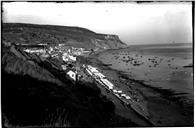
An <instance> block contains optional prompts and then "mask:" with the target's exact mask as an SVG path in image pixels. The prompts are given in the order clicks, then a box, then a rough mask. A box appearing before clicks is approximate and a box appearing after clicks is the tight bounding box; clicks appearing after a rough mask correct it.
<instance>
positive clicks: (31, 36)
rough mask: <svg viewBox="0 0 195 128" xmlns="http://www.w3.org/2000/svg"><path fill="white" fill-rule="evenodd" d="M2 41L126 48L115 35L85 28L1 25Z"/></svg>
mask: <svg viewBox="0 0 195 128" xmlns="http://www.w3.org/2000/svg"><path fill="white" fill-rule="evenodd" d="M2 26H3V27H2V30H3V32H2V33H3V39H4V40H5V41H9V42H15V43H19V44H39V43H43V44H58V43H63V44H67V45H69V46H74V47H83V48H87V49H90V48H119V47H123V46H126V44H124V43H123V42H122V41H120V39H119V37H118V36H116V35H105V34H97V33H95V32H92V31H90V30H87V29H85V28H79V27H67V26H53V25H35V24H21V23H3V25H2Z"/></svg>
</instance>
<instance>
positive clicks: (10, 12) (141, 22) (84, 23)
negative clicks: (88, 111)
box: [3, 2, 192, 44]
mask: <svg viewBox="0 0 195 128" xmlns="http://www.w3.org/2000/svg"><path fill="white" fill-rule="evenodd" d="M3 11H4V13H3V22H18V23H33V24H51V25H65V26H78V27H84V28H88V29H90V30H92V31H94V32H97V33H105V34H117V35H118V36H119V38H120V39H121V40H122V41H123V42H125V43H127V44H135V43H171V42H172V41H175V42H178V43H190V42H192V5H191V3H187V2H186V3H185V2H182V3H181V2H178V3H171V2H168V3H164V2H163V3H162V2H160V3H144V4H137V3H131V2H125V3H124V2H123V3H121V2H115V3H111V2H109V3H92V2H91V3H89V2H84V3H52V2H49V3H43V2H38V3H36V2H33V3H30V2H12V3H3Z"/></svg>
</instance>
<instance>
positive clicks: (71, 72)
mask: <svg viewBox="0 0 195 128" xmlns="http://www.w3.org/2000/svg"><path fill="white" fill-rule="evenodd" d="M67 75H68V76H69V77H70V78H72V79H73V80H74V81H76V73H75V72H73V71H71V70H70V71H68V72H67Z"/></svg>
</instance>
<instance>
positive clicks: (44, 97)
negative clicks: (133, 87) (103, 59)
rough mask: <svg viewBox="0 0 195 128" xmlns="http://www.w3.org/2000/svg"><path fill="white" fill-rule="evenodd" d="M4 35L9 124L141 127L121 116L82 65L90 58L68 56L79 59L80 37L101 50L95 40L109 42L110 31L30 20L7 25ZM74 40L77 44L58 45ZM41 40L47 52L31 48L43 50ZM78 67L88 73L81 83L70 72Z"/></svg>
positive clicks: (4, 93)
mask: <svg viewBox="0 0 195 128" xmlns="http://www.w3.org/2000/svg"><path fill="white" fill-rule="evenodd" d="M2 35H3V37H2V44H1V69H2V70H1V74H2V79H1V80H2V86H1V87H2V88H1V89H2V126H3V127H26V126H33V127H34V126H35V127H36V126H38V127H61V126H62V127H65V126H72V127H75V126H77V127H78V126H83V127H84V126H85V127H86V126H90V127H91V126H125V125H133V126H137V125H136V124H135V123H133V122H131V121H130V120H127V119H125V118H123V117H121V116H119V115H117V114H115V105H114V104H113V102H112V101H110V100H109V99H108V98H107V97H105V96H104V95H102V94H101V91H100V89H99V88H98V87H97V83H95V82H94V81H93V79H92V78H91V77H90V76H89V75H88V74H87V73H86V72H85V70H84V69H82V65H83V62H85V58H84V57H82V56H77V61H74V62H73V61H71V60H68V61H65V59H64V60H63V57H65V53H67V57H72V58H73V59H74V58H76V57H73V52H75V53H76V50H78V49H76V48H72V47H73V45H76V46H80V45H79V44H76V43H75V42H76V41H77V42H79V43H80V44H81V45H83V46H86V47H88V46H89V45H86V44H85V43H89V44H91V46H93V47H88V48H97V46H96V45H94V44H92V43H91V42H90V40H95V39H100V40H103V37H104V35H100V34H95V33H93V32H91V31H89V30H86V29H81V28H71V27H64V28H63V27H59V26H58V27H57V26H38V25H27V24H3V30H2ZM108 40H110V42H114V43H115V44H117V43H119V41H118V42H117V41H116V42H115V41H114V39H108ZM112 40H113V41H112ZM70 41H72V42H73V43H71V44H70V45H71V48H70V47H64V45H63V46H61V45H58V43H65V44H66V43H67V42H70ZM104 41H106V40H105V39H104ZM26 44H28V45H26ZM38 44H48V47H44V49H41V50H42V51H44V50H45V51H47V53H42V52H41V53H39V52H31V51H30V52H28V50H32V51H33V50H34V51H41V50H40V48H42V46H40V45H38ZM105 45H106V44H105ZM28 48H29V49H28ZM67 48H70V49H67ZM110 48H111V46H110ZM70 50H72V52H69V51H70ZM74 50H75V51H74ZM81 50H82V49H81ZM62 53H63V54H62ZM69 54H70V55H69ZM79 57H80V58H79ZM82 59H83V62H82ZM63 66H66V67H67V70H65V69H64V68H63ZM77 68H79V70H78V74H79V73H80V74H82V79H80V80H79V81H78V82H77V81H74V80H73V79H71V77H70V76H68V73H67V72H69V71H72V72H73V71H75V69H77Z"/></svg>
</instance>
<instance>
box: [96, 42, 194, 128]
mask: <svg viewBox="0 0 195 128" xmlns="http://www.w3.org/2000/svg"><path fill="white" fill-rule="evenodd" d="M97 59H98V60H99V61H101V62H102V63H104V64H105V65H104V68H102V72H103V73H104V74H105V75H106V76H108V78H109V80H111V81H112V82H113V83H114V84H115V85H116V86H118V87H119V88H121V89H122V90H126V93H127V94H129V95H132V96H133V95H135V96H137V99H139V100H140V101H138V102H140V104H142V105H143V108H145V109H146V110H147V111H148V113H149V116H148V117H149V118H150V119H151V121H153V122H154V123H155V124H156V126H183V125H184V126H189V125H190V124H191V123H192V122H193V95H194V94H193V65H192V46H191V45H190V44H187V45H186V44H183V45H182V44H175V45H157V46H156V45H135V46H130V47H128V48H124V49H117V50H107V51H105V52H101V53H99V54H97ZM106 67H107V68H106ZM132 90H134V91H132ZM132 92H135V93H137V94H132ZM135 98H136V97H135Z"/></svg>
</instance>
